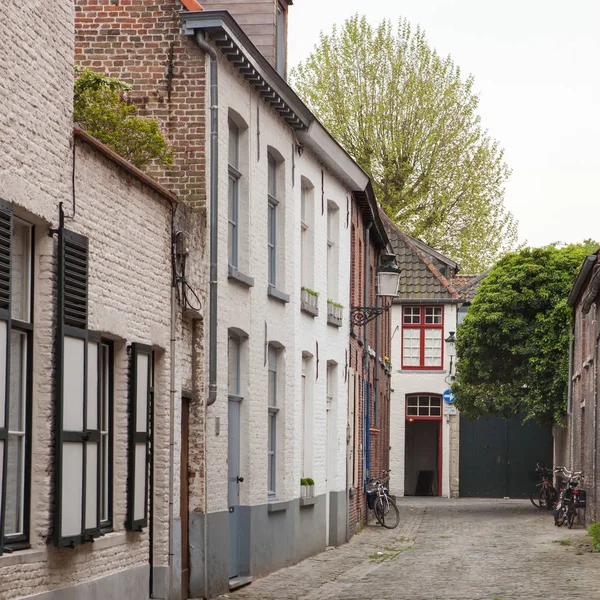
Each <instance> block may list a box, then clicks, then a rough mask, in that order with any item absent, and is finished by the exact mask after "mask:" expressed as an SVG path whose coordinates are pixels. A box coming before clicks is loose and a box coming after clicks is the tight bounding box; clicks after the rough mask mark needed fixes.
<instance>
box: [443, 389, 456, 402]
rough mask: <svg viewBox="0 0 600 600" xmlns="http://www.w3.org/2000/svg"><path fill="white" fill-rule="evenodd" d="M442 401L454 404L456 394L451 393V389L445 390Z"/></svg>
mask: <svg viewBox="0 0 600 600" xmlns="http://www.w3.org/2000/svg"><path fill="white" fill-rule="evenodd" d="M443 396H444V402H445V403H446V404H454V401H455V400H456V396H455V395H454V394H453V393H452V391H451V390H446V391H445V392H444V395H443Z"/></svg>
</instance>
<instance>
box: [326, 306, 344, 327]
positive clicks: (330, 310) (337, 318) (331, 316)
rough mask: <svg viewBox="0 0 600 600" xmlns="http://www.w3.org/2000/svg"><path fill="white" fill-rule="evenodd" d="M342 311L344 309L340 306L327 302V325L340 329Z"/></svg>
mask: <svg viewBox="0 0 600 600" xmlns="http://www.w3.org/2000/svg"><path fill="white" fill-rule="evenodd" d="M343 310H344V307H343V306H342V305H341V304H338V303H337V302H332V301H331V300H327V323H328V324H329V325H335V327H341V326H342V311H343Z"/></svg>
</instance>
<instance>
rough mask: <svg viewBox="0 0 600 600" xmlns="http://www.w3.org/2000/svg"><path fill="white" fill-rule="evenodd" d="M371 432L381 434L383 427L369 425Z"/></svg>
mask: <svg viewBox="0 0 600 600" xmlns="http://www.w3.org/2000/svg"><path fill="white" fill-rule="evenodd" d="M369 433H377V434H380V433H381V429H379V427H369Z"/></svg>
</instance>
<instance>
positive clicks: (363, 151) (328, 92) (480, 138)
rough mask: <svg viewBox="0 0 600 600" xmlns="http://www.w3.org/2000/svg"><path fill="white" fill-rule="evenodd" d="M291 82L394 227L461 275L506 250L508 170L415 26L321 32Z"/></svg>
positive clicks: (513, 235)
mask: <svg viewBox="0 0 600 600" xmlns="http://www.w3.org/2000/svg"><path fill="white" fill-rule="evenodd" d="M291 81H292V84H293V85H294V86H295V88H296V89H297V91H298V93H299V95H300V96H301V97H302V99H303V100H304V101H305V102H306V103H307V105H308V106H309V107H310V108H311V109H312V110H313V112H314V113H315V115H316V116H317V117H318V118H319V119H320V120H321V121H322V123H323V124H324V125H325V126H326V127H327V128H328V129H329V131H331V133H332V134H333V135H334V136H335V137H336V138H337V139H338V140H339V141H340V142H341V144H342V145H343V146H344V147H345V148H346V150H347V151H348V152H349V153H350V154H351V155H352V156H353V157H354V159H355V160H356V161H357V162H358V163H359V164H360V165H361V166H362V167H363V169H365V171H366V172H367V173H368V174H369V175H370V176H371V178H372V179H373V184H374V188H375V192H376V194H377V197H378V199H379V201H380V202H381V204H382V206H383V207H384V209H385V211H386V212H387V214H388V215H389V216H390V218H391V219H393V220H394V221H395V222H396V223H398V225H399V226H400V227H401V228H402V229H404V230H405V231H407V232H408V233H410V234H412V235H414V236H416V237H418V238H421V239H423V240H424V241H425V242H427V243H428V244H429V245H431V246H432V247H434V248H436V249H438V250H440V251H441V252H443V253H444V254H447V255H448V256H451V257H453V258H454V259H455V260H457V261H458V262H459V263H460V264H461V265H462V267H463V270H464V271H465V272H470V273H478V272H481V271H483V270H485V268H487V267H489V266H490V265H491V264H492V263H493V262H494V260H495V259H497V258H498V257H499V256H500V255H501V254H502V253H503V252H504V251H506V250H509V249H512V248H513V247H514V244H515V242H516V239H517V227H516V222H515V220H514V218H513V216H512V215H511V214H510V213H509V212H508V211H507V210H506V208H505V207H504V204H503V199H504V184H505V182H506V180H507V178H508V176H509V174H510V170H509V168H508V166H507V165H506V163H505V162H504V152H503V150H502V149H501V148H500V147H499V145H498V143H497V142H496V141H494V140H493V139H491V138H490V136H489V135H488V134H487V132H486V131H485V130H483V129H482V127H481V124H480V118H479V116H478V115H477V112H476V111H477V108H478V104H479V98H478V96H477V95H476V94H475V93H474V92H473V78H472V77H467V78H466V79H463V78H462V76H461V72H460V68H459V67H458V66H456V65H455V64H454V62H453V60H452V59H451V58H450V57H447V58H442V57H441V56H440V55H438V54H437V52H436V51H435V50H433V49H432V48H431V47H430V46H429V45H428V43H427V41H426V39H425V35H424V33H423V32H422V31H421V30H420V29H419V28H416V29H412V28H411V26H410V24H409V23H408V22H407V21H406V20H401V21H400V22H399V24H398V28H397V30H394V28H393V27H392V24H391V22H390V21H383V22H382V23H381V24H380V25H379V26H378V27H375V28H373V27H372V26H371V25H369V23H368V22H367V20H366V18H365V17H359V16H358V15H355V16H353V17H352V18H350V19H349V20H348V21H346V22H345V24H344V25H343V26H342V27H341V28H337V27H334V28H333V31H332V33H331V34H330V35H325V34H321V39H320V43H319V44H318V45H317V46H316V47H315V49H314V51H313V53H312V54H311V55H310V56H309V57H308V58H307V59H306V60H305V61H304V62H302V63H301V64H300V65H299V66H297V67H296V68H295V69H293V70H292V73H291Z"/></svg>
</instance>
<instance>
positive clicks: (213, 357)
mask: <svg viewBox="0 0 600 600" xmlns="http://www.w3.org/2000/svg"><path fill="white" fill-rule="evenodd" d="M196 44H198V47H199V48H201V49H202V50H204V52H206V53H207V54H208V55H209V56H210V294H209V298H210V300H209V304H210V309H209V312H210V314H209V322H208V343H209V350H208V399H207V401H206V406H207V407H208V406H211V405H213V404H214V403H215V401H216V399H217V276H218V275H217V258H218V254H217V251H218V216H219V211H218V208H219V207H218V190H219V148H218V141H219V129H218V114H219V72H218V63H217V53H216V51H215V49H214V48H213V47H212V46H211V45H210V44H209V43H208V42H207V41H206V39H205V37H204V35H203V34H201V33H197V34H196Z"/></svg>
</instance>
